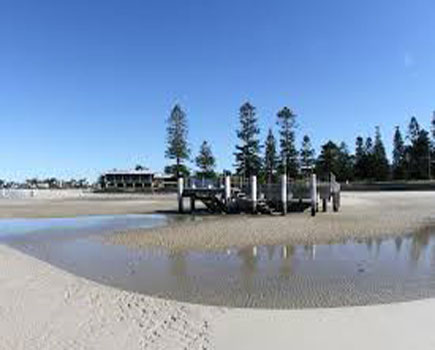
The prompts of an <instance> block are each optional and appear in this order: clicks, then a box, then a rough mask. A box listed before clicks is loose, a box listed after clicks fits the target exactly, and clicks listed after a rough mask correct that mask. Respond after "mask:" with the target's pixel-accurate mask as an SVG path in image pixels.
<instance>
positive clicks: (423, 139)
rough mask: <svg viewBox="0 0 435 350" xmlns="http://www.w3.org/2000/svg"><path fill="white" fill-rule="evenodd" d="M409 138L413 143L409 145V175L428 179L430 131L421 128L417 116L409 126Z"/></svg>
mask: <svg viewBox="0 0 435 350" xmlns="http://www.w3.org/2000/svg"><path fill="white" fill-rule="evenodd" d="M408 139H409V140H410V142H411V144H410V145H409V146H408V147H407V157H408V158H409V177H410V178H412V179H427V178H428V177H429V172H430V170H429V159H430V157H429V149H430V137H429V133H428V132H427V131H426V130H424V129H421V128H420V125H419V124H418V122H417V119H416V118H415V117H412V118H411V121H410V123H409V126H408Z"/></svg>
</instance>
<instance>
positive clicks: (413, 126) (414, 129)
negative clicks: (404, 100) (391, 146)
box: [408, 117, 420, 143]
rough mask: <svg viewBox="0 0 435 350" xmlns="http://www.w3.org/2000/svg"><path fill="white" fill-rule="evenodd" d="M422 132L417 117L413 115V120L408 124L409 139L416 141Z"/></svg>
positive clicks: (412, 141)
mask: <svg viewBox="0 0 435 350" xmlns="http://www.w3.org/2000/svg"><path fill="white" fill-rule="evenodd" d="M419 134H420V125H419V124H418V121H417V118H416V117H411V121H410V122H409V125H408V139H409V141H411V143H415V142H416V140H417V139H418V136H419Z"/></svg>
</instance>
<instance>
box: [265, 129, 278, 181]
mask: <svg viewBox="0 0 435 350" xmlns="http://www.w3.org/2000/svg"><path fill="white" fill-rule="evenodd" d="M264 149H265V153H264V165H263V168H264V173H265V176H266V179H267V182H268V183H272V181H273V177H274V175H275V173H276V168H277V164H278V158H277V153H276V140H275V136H274V135H273V132H272V129H270V128H269V132H268V133H267V137H266V142H265V144H264Z"/></svg>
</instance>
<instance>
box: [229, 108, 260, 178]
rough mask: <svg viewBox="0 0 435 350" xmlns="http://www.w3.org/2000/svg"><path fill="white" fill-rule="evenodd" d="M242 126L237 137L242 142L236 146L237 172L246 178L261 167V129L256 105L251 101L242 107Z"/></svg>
mask: <svg viewBox="0 0 435 350" xmlns="http://www.w3.org/2000/svg"><path fill="white" fill-rule="evenodd" d="M239 122H240V127H239V129H238V130H237V137H238V138H239V140H240V144H239V145H237V146H236V152H235V153H234V155H235V157H236V164H235V165H236V172H237V174H239V175H242V176H243V177H244V178H246V177H249V176H251V175H258V173H259V171H260V168H261V159H260V156H259V152H260V148H261V146H260V141H259V139H258V135H259V133H260V129H259V127H258V120H257V117H256V113H255V107H254V106H252V105H251V104H250V103H249V102H246V103H245V104H243V105H242V107H240V112H239Z"/></svg>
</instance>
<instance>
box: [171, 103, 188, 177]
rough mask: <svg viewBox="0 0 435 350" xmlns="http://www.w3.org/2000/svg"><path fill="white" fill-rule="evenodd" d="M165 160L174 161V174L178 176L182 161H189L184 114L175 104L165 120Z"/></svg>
mask: <svg viewBox="0 0 435 350" xmlns="http://www.w3.org/2000/svg"><path fill="white" fill-rule="evenodd" d="M166 132H167V139H166V140H167V149H166V152H165V156H166V158H169V159H175V161H176V164H175V169H174V170H175V174H174V175H176V176H177V177H179V176H180V174H181V170H182V165H183V161H185V160H188V159H189V155H190V150H189V147H188V143H187V134H188V125H187V117H186V113H185V112H184V111H183V110H182V109H181V107H180V106H179V105H178V104H176V105H175V106H174V108H173V109H172V111H171V114H170V115H169V118H168V120H167V128H166Z"/></svg>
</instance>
